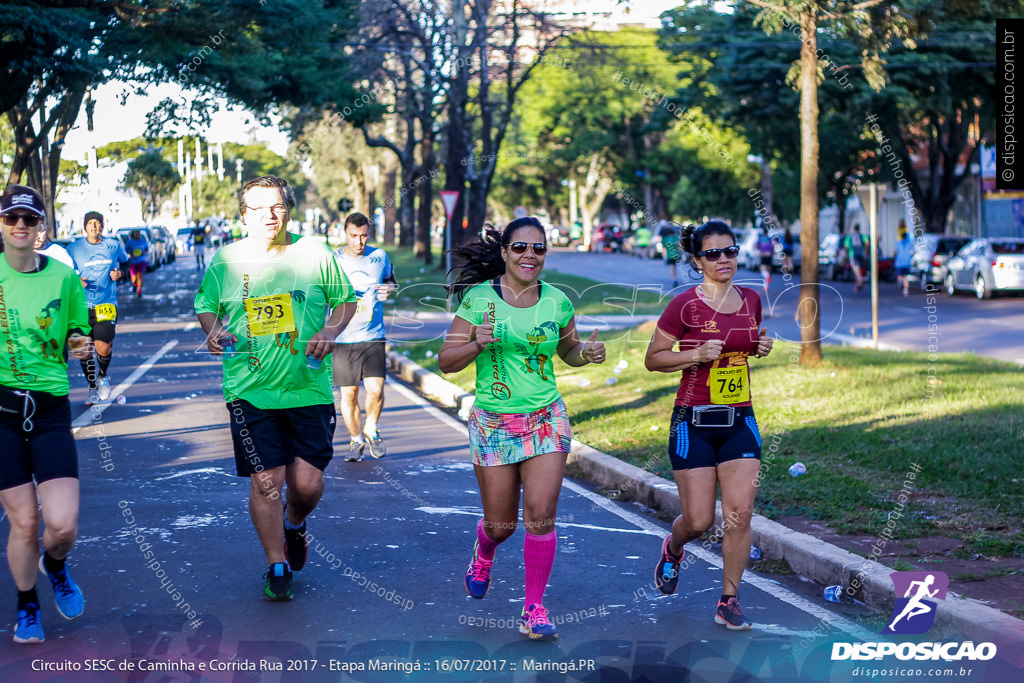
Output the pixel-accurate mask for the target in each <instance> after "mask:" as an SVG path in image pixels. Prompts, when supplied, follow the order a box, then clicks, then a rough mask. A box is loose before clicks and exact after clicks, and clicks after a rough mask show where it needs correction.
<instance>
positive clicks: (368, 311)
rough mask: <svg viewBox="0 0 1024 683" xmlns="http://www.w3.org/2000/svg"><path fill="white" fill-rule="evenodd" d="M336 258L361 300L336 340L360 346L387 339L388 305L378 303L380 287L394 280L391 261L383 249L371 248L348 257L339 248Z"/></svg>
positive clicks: (368, 247)
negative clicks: (385, 312)
mask: <svg viewBox="0 0 1024 683" xmlns="http://www.w3.org/2000/svg"><path fill="white" fill-rule="evenodd" d="M335 257H336V258H337V259H338V265H339V266H341V269H342V270H343V271H345V275H347V276H348V279H349V281H350V282H351V283H352V287H353V288H354V289H355V290H356V296H358V297H359V303H358V304H357V305H356V313H355V315H353V316H352V320H351V321H350V322H349V324H348V325H347V326H346V327H345V329H344V330H342V332H341V334H339V335H338V337H337V339H335V341H336V342H337V343H338V344H356V343H358V342H366V341H374V340H376V339H384V338H385V336H386V331H385V328H384V302H382V301H378V300H377V285H379V284H381V283H383V282H384V281H385V280H393V279H394V269H393V268H392V266H391V259H389V258H388V255H387V253H386V252H385V251H384V250H383V249H377V248H376V247H371V246H367V247H366V251H364V252H363V255H362V256H359V257H355V258H354V257H352V256H348V255H347V254H345V252H344V250H343V249H338V250H337V251H336V252H335Z"/></svg>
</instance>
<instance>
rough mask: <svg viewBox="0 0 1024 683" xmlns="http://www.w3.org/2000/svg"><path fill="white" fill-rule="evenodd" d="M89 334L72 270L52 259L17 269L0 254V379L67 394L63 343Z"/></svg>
mask: <svg viewBox="0 0 1024 683" xmlns="http://www.w3.org/2000/svg"><path fill="white" fill-rule="evenodd" d="M76 329H77V330H80V331H81V332H82V334H89V329H90V328H89V309H88V307H87V306H86V303H85V290H84V289H83V288H82V281H81V280H80V279H79V277H78V276H77V275H76V274H75V271H73V270H71V269H70V268H68V267H67V266H66V265H64V264H63V263H60V262H59V261H56V260H54V259H48V260H47V262H46V266H45V267H44V268H43V269H42V270H41V271H39V272H38V273H19V272H18V271H16V270H14V269H13V268H11V266H10V265H9V264H8V263H7V259H6V258H4V257H3V255H0V384H2V385H4V386H6V387H11V388H15V389H31V390H33V391H42V392H45V393H47V394H52V395H54V396H67V393H68V389H69V385H68V366H67V363H66V362H65V361H64V343H65V342H66V341H67V338H68V333H69V332H70V331H71V330H76Z"/></svg>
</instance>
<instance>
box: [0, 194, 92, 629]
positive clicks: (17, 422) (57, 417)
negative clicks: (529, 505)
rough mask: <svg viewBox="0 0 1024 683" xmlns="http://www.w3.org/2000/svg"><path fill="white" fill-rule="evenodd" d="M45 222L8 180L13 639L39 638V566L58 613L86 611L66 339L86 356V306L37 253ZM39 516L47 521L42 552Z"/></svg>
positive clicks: (3, 418)
mask: <svg viewBox="0 0 1024 683" xmlns="http://www.w3.org/2000/svg"><path fill="white" fill-rule="evenodd" d="M45 220H46V209H45V204H44V203H43V198H42V196H41V195H40V194H39V193H38V192H36V191H35V190H34V189H32V188H30V187H26V186H24V185H9V186H8V187H7V189H6V190H5V191H4V194H3V196H2V197H0V229H2V232H3V243H4V247H5V248H4V253H3V255H2V256H0V300H2V301H3V304H4V312H5V315H4V317H3V320H4V324H3V325H0V503H2V504H3V509H4V513H5V515H6V517H7V521H8V524H9V525H10V531H9V535H8V538H7V565H8V567H10V570H11V575H12V576H13V577H14V583H15V587H16V588H17V592H18V616H17V622H16V623H15V626H14V636H13V638H14V642H16V643H41V642H43V641H44V640H45V639H46V636H45V634H44V631H43V626H42V623H41V621H40V618H39V596H38V594H37V593H36V572H42V573H43V574H45V575H46V576H47V577H48V578H49V579H50V583H51V585H52V586H53V597H54V600H55V602H56V604H57V611H58V612H60V614H61V616H63V617H64V618H65V619H75V618H76V617H79V616H81V615H82V612H83V611H84V610H85V598H84V597H83V596H82V591H81V589H80V588H79V587H78V584H76V583H75V581H74V580H73V579H72V578H71V575H70V573H69V570H68V565H67V556H68V553H69V552H71V548H72V547H73V546H74V544H75V538H76V537H77V535H78V507H79V505H78V501H79V486H78V451H77V450H76V448H75V438H74V436H73V435H72V433H71V405H70V404H69V403H68V391H69V389H70V386H69V384H68V369H67V362H66V361H65V358H64V347H65V344H66V345H67V346H68V348H69V349H70V352H71V354H72V355H74V356H75V358H78V359H80V360H85V359H86V358H88V357H89V356H90V355H91V354H92V345H91V343H90V340H89V337H88V333H89V311H88V308H87V307H86V304H85V292H84V291H83V290H82V283H81V281H80V280H79V278H78V276H77V275H75V272H74V271H73V270H72V269H71V268H69V267H67V266H66V265H64V264H63V263H60V262H59V261H57V260H56V259H51V258H50V257H49V256H46V255H44V254H37V253H36V252H35V242H36V238H37V234H38V232H39V228H37V225H39V224H42V229H43V230H45V229H46V226H45ZM12 312H15V313H17V315H11V313H12ZM40 508H41V512H40ZM40 518H41V519H42V521H43V522H44V523H45V525H46V526H45V529H44V531H43V553H42V556H41V557H40V553H39V521H40Z"/></svg>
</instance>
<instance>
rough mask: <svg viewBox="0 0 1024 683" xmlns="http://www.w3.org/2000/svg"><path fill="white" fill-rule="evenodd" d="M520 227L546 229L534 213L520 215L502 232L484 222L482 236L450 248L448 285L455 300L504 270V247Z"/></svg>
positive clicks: (449, 294)
mask: <svg viewBox="0 0 1024 683" xmlns="http://www.w3.org/2000/svg"><path fill="white" fill-rule="evenodd" d="M520 228H537V229H538V230H540V231H541V233H544V232H545V231H544V224H543V223H541V222H540V221H539V220H537V219H536V218H534V217H533V216H524V217H523V218H517V219H515V220H514V221H512V222H511V223H509V224H508V225H506V226H505V229H504V230H502V231H500V232H499V231H498V229H497V228H496V227H494V226H493V225H492V224H490V223H485V224H484V232H483V235H482V236H481V237H480V239H478V240H473V241H472V242H467V243H465V244H460V245H459V246H457V247H455V248H454V249H452V250H451V254H452V268H451V270H449V271H448V282H449V283H450V284H448V285H447V286H446V287H445V289H446V290H447V291H448V296H450V297H451V298H452V299H453V300H454V301H455V303H456V304H459V303H462V297H463V296H465V294H466V292H467V291H469V290H470V289H471V288H472V287H474V286H476V285H478V284H480V283H481V282H488V281H489V280H493V279H494V278H496V277H499V276H501V275H504V274H505V260H504V259H503V258H501V249H502V247H507V246H508V245H509V244H511V243H512V234H513V233H515V231H516V230H519V229H520ZM545 241H547V239H546V233H545Z"/></svg>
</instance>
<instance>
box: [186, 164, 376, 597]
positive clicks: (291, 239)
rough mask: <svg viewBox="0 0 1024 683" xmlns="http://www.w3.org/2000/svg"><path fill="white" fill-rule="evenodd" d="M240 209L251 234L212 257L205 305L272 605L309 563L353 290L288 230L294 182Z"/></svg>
mask: <svg viewBox="0 0 1024 683" xmlns="http://www.w3.org/2000/svg"><path fill="white" fill-rule="evenodd" d="M238 204H239V207H238V208H239V212H240V213H241V215H242V217H243V219H244V220H245V222H246V226H247V227H248V229H249V235H248V237H246V238H245V239H241V240H239V241H237V242H232V243H231V244H229V245H227V246H224V247H221V248H220V249H219V250H218V251H217V253H216V254H215V255H214V257H213V258H212V259H211V260H210V267H209V269H208V270H207V271H206V274H205V275H204V276H203V282H202V284H201V285H200V287H199V292H198V293H197V294H196V299H195V309H196V314H197V315H198V317H199V324H200V325H202V328H203V331H205V332H206V335H207V347H208V348H209V350H210V352H211V353H213V354H215V355H221V354H224V351H225V346H227V347H228V349H229V351H228V353H227V354H225V357H224V398H225V399H226V400H227V407H228V412H229V413H230V427H231V441H232V444H233V445H234V451H235V468H236V471H237V473H238V476H240V477H248V478H249V482H250V483H249V514H250V516H251V518H252V522H253V526H255V527H256V534H257V536H258V537H259V540H260V543H261V544H262V546H263V552H264V554H265V555H266V558H267V564H268V565H269V567H268V569H267V573H266V574H264V578H265V579H266V583H265V585H264V587H263V597H264V598H265V599H266V600H273V601H282V600H291V599H292V597H293V595H294V590H293V586H292V583H293V574H292V572H293V571H298V570H300V569H302V568H303V567H304V566H305V564H306V556H307V546H308V543H307V539H306V518H307V517H308V516H309V515H310V514H311V513H312V512H313V510H314V509H315V508H316V506H317V504H318V503H319V502H320V497H321V496H322V495H323V492H324V481H323V471H324V469H326V467H327V465H328V464H330V462H331V458H332V457H333V455H334V446H333V440H334V427H335V412H334V395H333V394H332V393H331V364H330V363H327V364H323V363H322V361H323V359H324V358H326V357H327V356H328V355H330V353H331V351H332V349H333V348H334V340H335V338H336V337H337V336H338V335H339V334H340V333H341V331H342V330H343V329H344V328H345V325H346V324H347V323H348V321H349V319H350V318H351V317H352V314H353V313H354V312H355V307H356V304H355V293H354V292H353V291H352V287H351V285H350V284H349V282H348V279H347V278H346V277H345V275H344V273H342V272H341V270H340V269H339V268H338V262H337V261H336V260H335V258H334V253H333V252H332V251H331V250H330V249H329V248H328V247H327V246H326V245H325V244H324V243H323V242H321V241H320V240H316V239H311V238H306V237H302V236H301V235H296V234H294V233H290V232H288V230H287V226H288V219H289V215H290V211H291V209H292V208H293V207H294V206H295V196H294V194H293V193H292V189H291V187H290V186H289V185H288V182H287V181H285V180H284V179H282V178H277V177H274V176H263V177H260V178H256V179H255V180H250V181H249V182H247V183H246V184H245V185H243V186H242V189H241V190H240V191H239V201H238ZM325 320H326V323H325V322H324V321H325ZM285 484H287V503H286V504H285V505H282V500H283V493H284V492H285ZM225 580H235V579H228V578H227V577H225Z"/></svg>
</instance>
